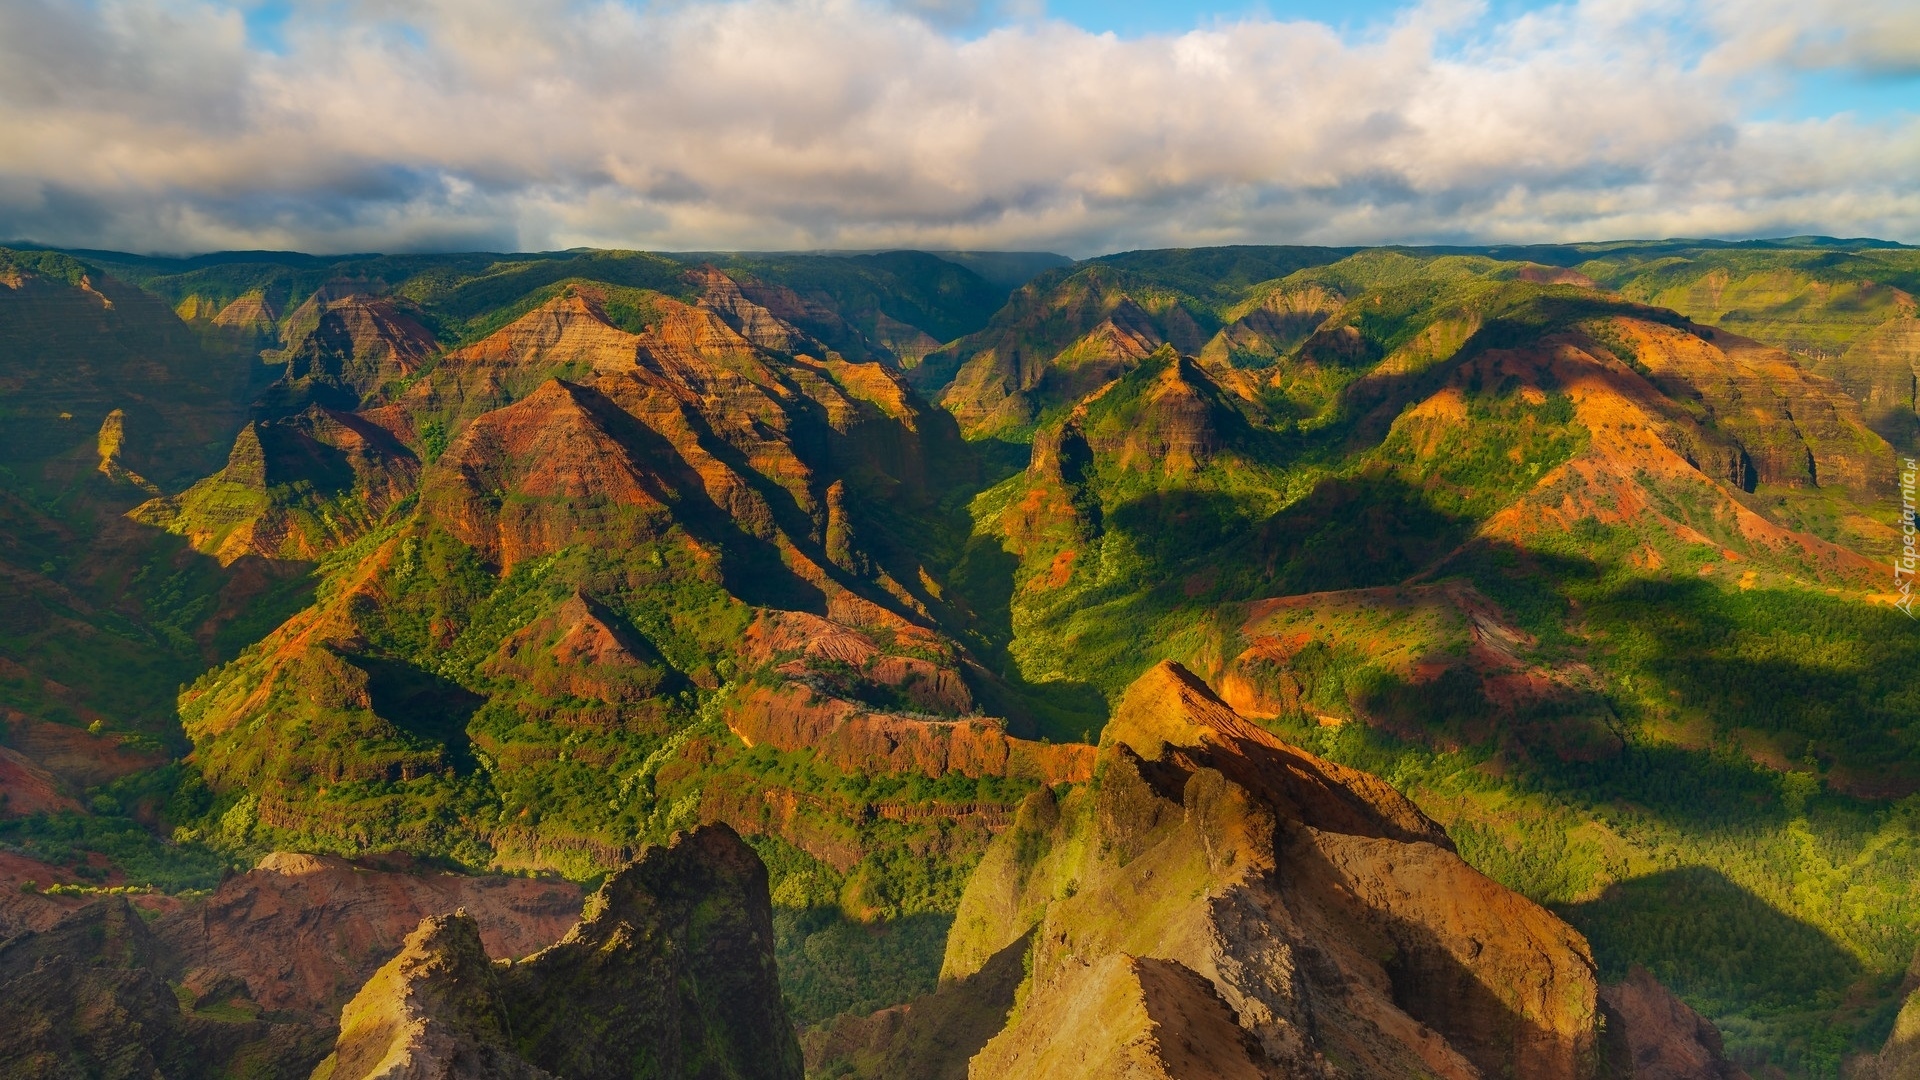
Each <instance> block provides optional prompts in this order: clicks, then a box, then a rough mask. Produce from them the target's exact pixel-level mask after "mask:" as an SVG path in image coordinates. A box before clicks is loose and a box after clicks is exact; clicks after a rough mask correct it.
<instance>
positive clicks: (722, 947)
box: [314, 825, 802, 1080]
mask: <svg viewBox="0 0 1920 1080" xmlns="http://www.w3.org/2000/svg"><path fill="white" fill-rule="evenodd" d="M801 1073H802V1068H801V1059H800V1046H799V1043H798V1042H797V1041H796V1040H795V1038H794V1033H793V1027H792V1025H791V1024H790V1023H789V1022H788V1020H787V1013H786V1006H785V1005H784V1004H783V1003H782V1001H781V998H780V983H779V976H778V973H777V971H776V970H775V967H774V959H773V911H772V905H771V901H770V900H769V899H768V895H767V872H766V868H765V867H764V866H763V865H761V863H760V858H759V856H757V855H755V854H754V853H753V849H752V848H749V847H747V845H746V844H745V843H744V842H742V841H741V839H740V838H739V836H737V835H735V834H734V832H733V830H731V829H729V828H727V827H726V826H724V825H708V826H703V827H701V828H699V829H695V830H694V831H692V832H690V833H680V834H676V835H675V836H674V837H673V839H672V840H671V841H670V842H669V843H668V844H667V845H666V846H664V847H653V848H649V849H647V850H646V851H645V852H643V853H642V854H641V856H640V858H638V859H637V860H635V861H634V862H632V863H630V864H629V865H627V866H626V867H624V868H622V869H620V870H618V871H616V872H614V874H613V875H611V876H610V877H608V879H607V881H606V883H605V884H604V885H602V886H601V887H600V890H599V891H598V892H596V893H595V894H594V895H593V896H592V897H591V898H590V899H589V900H588V902H587V906H586V911H585V913H584V914H583V915H582V917H581V919H580V922H579V923H577V924H575V926H574V928H573V929H572V930H571V931H569V932H568V934H567V936H566V937H565V938H563V939H562V940H561V941H560V942H559V943H558V944H556V945H554V946H552V947H551V948H548V949H545V950H543V951H542V952H540V953H538V954H536V955H534V956H532V957H529V958H528V959H526V960H523V961H520V962H518V963H512V964H507V965H504V966H497V965H494V964H492V963H490V962H489V961H488V958H487V956H486V952H485V950H484V949H483V948H482V947H481V943H480V936H479V932H478V928H477V926H476V925H475V924H474V922H473V920H472V919H470V918H467V917H466V916H465V915H464V914H456V915H452V916H440V917H435V918H429V919H427V920H426V921H425V922H423V923H422V924H421V925H420V928H419V929H418V930H416V931H415V932H414V934H413V936H412V937H410V938H408V940H407V946H406V949H405V950H404V951H402V952H401V954H400V955H399V956H398V957H396V958H395V959H394V960H393V961H391V962H389V963H388V964H387V965H386V966H385V967H383V968H381V969H380V971H379V972H378V973H377V974H375V975H374V977H373V978H372V979H371V980H369V981H368V982H367V984H366V986H364V987H362V988H361V991H360V993H359V994H358V995H356V996H355V997H354V999H353V1001H352V1002H351V1003H350V1004H348V1006H347V1007H346V1010H345V1011H344V1012H343V1014H342V1016H341V1032H340V1040H339V1043H338V1044H337V1045H336V1048H335V1051H334V1055H333V1057H331V1058H329V1059H328V1061H327V1062H326V1063H324V1064H322V1065H321V1066H320V1068H319V1069H318V1070H316V1071H315V1073H314V1076H315V1078H316V1080H361V1078H363V1077H376V1076H378V1077H396V1078H397V1077H415V1076H419V1077H426V1076H445V1075H451V1076H471V1077H486V1078H492V1077H515V1078H525V1077H544V1076H548V1075H558V1076H565V1077H569V1078H579V1080H629V1078H632V1080H638V1078H640V1077H653V1076H685V1077H703V1078H713V1080H735V1078H738V1080H753V1078H767V1080H799V1078H800V1076H801Z"/></svg>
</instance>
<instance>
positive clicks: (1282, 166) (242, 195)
mask: <svg viewBox="0 0 1920 1080" xmlns="http://www.w3.org/2000/svg"><path fill="white" fill-rule="evenodd" d="M1753 2H1754V3H1756V4H1767V3H1772V2H1773V0H1753ZM1680 3H1681V0H1587V2H1585V3H1580V4H1575V5H1569V6H1562V7H1556V8H1550V9H1546V10H1544V11H1539V12H1535V13H1533V14H1529V15H1525V16H1522V17H1520V18H1518V19H1516V20H1513V21H1511V22H1508V23H1505V24H1489V23H1486V22H1484V21H1480V20H1481V17H1480V16H1479V15H1477V14H1476V12H1477V11H1478V10H1479V9H1478V8H1477V7H1475V6H1474V5H1471V4H1466V5H1462V4H1458V3H1447V4H1432V5H1428V6H1425V7H1420V8H1415V9H1412V10H1410V11H1409V12H1408V13H1407V14H1406V15H1404V16H1403V17H1402V18H1401V19H1400V20H1399V21H1398V22H1396V23H1394V24H1393V25H1391V26H1389V27H1385V28H1382V29H1380V30H1379V31H1377V32H1376V33H1375V34H1374V36H1372V37H1369V38H1366V39H1362V40H1352V39H1343V38H1341V37H1340V36H1338V35H1336V34H1335V33H1334V32H1333V31H1332V30H1330V29H1328V28H1327V27H1324V26H1320V25H1317V24H1313V23H1280V22H1275V21H1272V20H1267V19H1248V20H1244V21H1240V22H1237V23H1228V24H1220V25H1215V26H1213V27H1211V28H1208V29H1204V30H1196V31H1194V32H1192V33H1188V34H1185V35H1181V36H1177V37H1149V38H1142V39H1134V40H1123V39H1118V38H1115V37H1112V36H1110V35H1094V34H1089V33H1086V32H1084V31H1082V30H1079V29H1077V28H1074V27H1072V26H1068V25H1066V24H1064V23H1060V22H1057V21H1046V20H1040V19H1032V18H1025V19H1022V20H1020V21H1017V22H1013V23H1009V24H1007V25H1003V26H1001V27H999V28H998V29H994V30H991V31H990V32H986V33H984V34H982V35H979V36H975V37H972V38H971V39H961V38H957V37H954V36H952V35H950V34H948V33H945V32H943V29H942V26H943V25H945V24H946V23H951V22H953V21H955V20H959V19H962V18H972V17H974V13H975V12H976V11H977V10H981V9H984V8H985V7H987V6H990V5H982V4H969V3H963V2H957V0H953V2H948V0H924V2H921V0H901V2H897V3H893V4H882V3H879V2H861V0H734V2H728V3H715V2H690V0H683V2H679V3H659V4H655V5H654V6H651V7H645V8H636V7H633V6H630V5H627V4H623V3H618V2H613V0H604V2H586V0H357V2H356V3H351V4H342V3H340V2H338V0H311V4H310V6H305V7H300V8H298V9H296V10H295V12H294V13H293V14H292V15H291V16H290V17H289V18H288V19H287V21H286V23H285V25H284V27H283V30H282V33H281V35H280V36H281V38H282V39H283V43H284V48H282V49H277V50H272V51H269V50H263V49H259V48H255V47H252V46H250V45H249V43H248V40H247V35H246V31H245V27H244V25H243V21H242V19H241V17H240V14H239V13H238V12H237V11H236V10H235V9H233V8H231V7H228V6H224V5H218V4H212V3H190V2H185V0H179V2H166V0H97V2H96V3H93V4H79V3H62V2H59V0H0V236H19V237H25V238H32V239H39V240H44V241H48V242H55V243H64V244H76V245H78V244H87V245H100V246H115V247H127V248H135V249H143V250H145V249H159V250H202V249H209V248H221V247H260V246H271V247H294V248H302V249H307V250H319V251H342V250H380V249H387V250H392V249H396V248H437V249H445V248H450V247H483V248H551V247H566V246H572V245H577V244H593V245H606V246H627V247H656V248H722V247H753V248H793V247H829V246H838V247H875V246H888V245H918V246H954V247H1051V248H1054V249H1057V250H1064V251H1068V252H1070V253H1074V254H1087V253H1091V252H1094V251H1099V250H1111V249H1114V248H1120V247H1134V246H1149V245H1158V244H1198V243H1228V242H1263V241H1264V242H1287V241H1302V242H1339V243H1349V242H1370V241H1386V240H1408V241H1419V240H1464V239H1470V238H1471V239H1481V240H1488V241H1516V240H1567V239H1588V238H1602V237H1612V236H1626V235H1636V236H1646V235H1677V234H1692V235H1699V234H1753V233H1770V234H1778V233H1785V232H1804V231H1820V232H1834V233H1843V234H1850V235H1852V234H1873V235H1882V236H1890V237H1894V238H1898V239H1909V240H1913V239H1920V194H1916V193H1915V191H1914V187H1913V185H1912V183H1911V180H1910V178H1911V177H1912V176H1915V175H1920V121H1916V120H1915V119H1914V118H1912V117H1906V118H1903V119H1900V120H1897V121H1889V122H1885V123H1880V124H1871V123H1865V122H1861V121H1857V120H1854V119H1850V118H1840V119H1829V120H1817V121H1807V122H1800V123H1783V122H1777V121H1775V122H1761V121H1758V120H1755V119H1753V118H1752V117H1751V115H1750V113H1749V112H1748V110H1747V107H1746V105H1745V104H1744V98H1745V97H1746V95H1748V94H1750V93H1751V87H1752V85H1753V81H1754V79H1755V78H1757V77H1764V76H1766V73H1769V72H1774V73H1777V72H1779V71H1782V70H1784V69H1788V68H1792V67H1796V66H1807V65H1809V64H1812V63H1814V62H1815V61H1814V60H1812V59H1809V57H1813V56H1814V55H1815V53H1816V52H1817V50H1815V51H1809V50H1811V49H1814V46H1811V45H1780V44H1778V43H1777V42H1774V40H1773V39H1772V38H1766V39H1764V40H1761V39H1751V40H1750V39H1749V38H1748V37H1743V36H1742V35H1743V34H1745V33H1746V32H1745V31H1744V30H1743V29H1741V27H1739V26H1734V25H1722V22H1723V21H1724V20H1723V19H1722V18H1721V12H1720V9H1706V10H1704V11H1696V10H1693V9H1690V8H1683V7H1681V6H1680ZM1814 6H1816V7H1817V6H1819V5H1817V4H1816V5H1814ZM1782 10H1783V11H1785V10H1787V9H1786V8H1784V7H1783V8H1782ZM1834 10H1835V11H1839V10H1840V9H1838V8H1837V7H1836V8H1835V9H1834ZM1847 10H1852V11H1856V12H1859V13H1861V14H1860V15H1859V18H1858V19H1857V20H1855V22H1852V23H1845V24H1844V25H1845V26H1847V27H1852V28H1853V29H1849V30H1847V31H1846V32H1845V33H1842V34H1840V36H1839V38H1834V36H1833V34H1832V33H1828V34H1827V37H1826V38H1822V39H1821V40H1822V41H1826V42H1827V45H1821V46H1820V47H1821V48H1828V47H1829V46H1831V43H1832V41H1833V40H1853V38H1850V37H1848V35H1849V34H1852V35H1853V36H1854V37H1859V36H1860V35H1866V36H1869V37H1871V36H1873V35H1874V33H1875V32H1876V31H1875V28H1876V27H1880V28H1882V30H1881V31H1880V32H1879V37H1880V38H1881V40H1880V41H1879V43H1878V45H1877V48H1878V49H1879V52H1877V53H1874V54H1872V55H1871V56H1869V55H1865V54H1862V55H1853V54H1849V55H1853V58H1852V59H1846V58H1840V59H1832V58H1830V59H1827V60H1821V61H1819V62H1820V63H1823V64H1829V65H1832V64H1840V65H1848V64H1850V65H1854V66H1857V67H1863V68H1872V69H1874V70H1879V68H1876V67H1875V65H1876V64H1881V61H1880V60H1877V59H1875V57H1883V56H1894V55H1899V48H1900V47H1902V46H1901V41H1902V40H1906V41H1907V44H1908V45H1911V40H1910V38H1911V35H1909V36H1908V38H1906V39H1902V38H1901V36H1900V35H1901V34H1902V33H1904V31H1902V30H1901V29H1900V27H1901V26H1904V25H1905V24H1904V23H1902V22H1901V19H1902V18H1903V11H1904V9H1903V8H1901V7H1899V6H1896V5H1893V4H1891V3H1883V4H1881V5H1880V6H1875V4H1873V3H1863V0H1855V2H1854V3H1853V4H1852V5H1850V7H1849V8H1848V9H1847ZM1829 14H1832V13H1831V12H1830V13H1829ZM1833 17H1834V18H1836V19H1838V18H1840V16H1839V15H1834V16H1833ZM942 20H945V23H943V22H942ZM1876 20H1878V21H1876ZM1888 20H1891V21H1890V22H1889V21H1888ZM1909 21H1910V20H1909ZM1843 22H1844V20H1843ZM1795 25H1798V24H1795ZM1821 25H1826V24H1821ZM1888 26H1890V27H1892V28H1893V29H1892V30H1885V29H1884V27H1888ZM1691 27H1706V28H1707V29H1708V31H1709V32H1710V34H1711V35H1712V36H1711V39H1710V41H1709V43H1708V45H1707V47H1706V49H1705V52H1704V55H1705V60H1704V61H1703V60H1701V59H1700V57H1701V55H1702V51H1703V50H1702V48H1701V46H1699V45H1698V43H1697V42H1695V43H1693V44H1691V45H1690V44H1688V43H1687V42H1688V40H1689V38H1688V32H1689V28H1691ZM1770 50H1771V51H1770ZM1795 50H1798V51H1795ZM1821 55H1826V54H1821ZM1834 55H1835V56H1837V55H1838V54H1834ZM1881 66H1882V67H1884V65H1883V64H1882V65H1881ZM1756 73H1758V74H1756Z"/></svg>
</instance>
